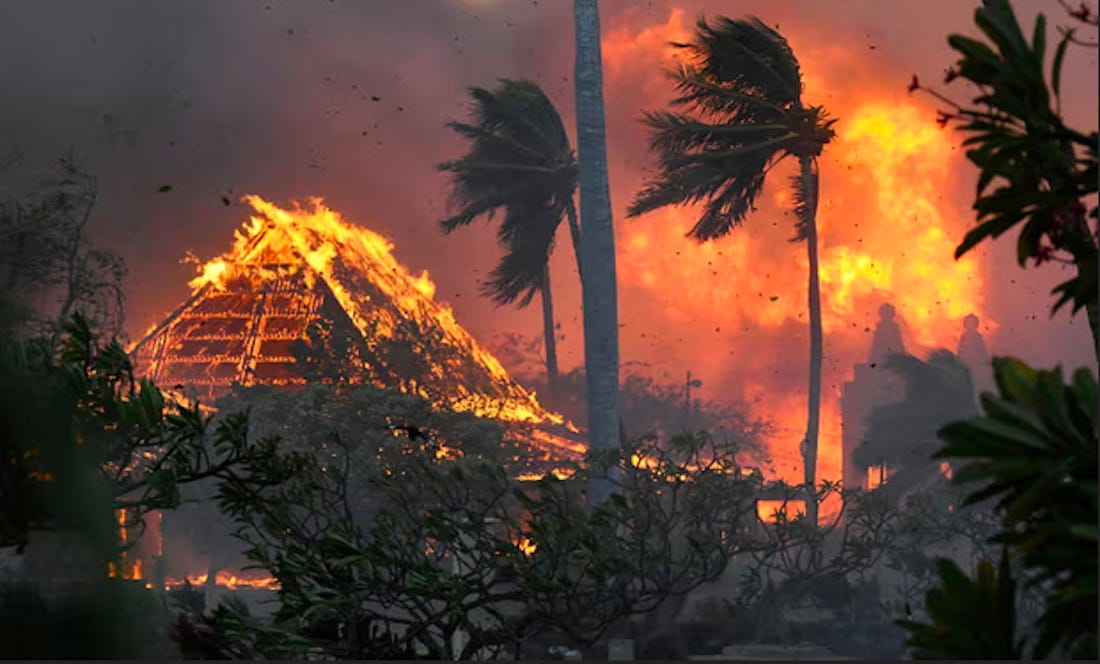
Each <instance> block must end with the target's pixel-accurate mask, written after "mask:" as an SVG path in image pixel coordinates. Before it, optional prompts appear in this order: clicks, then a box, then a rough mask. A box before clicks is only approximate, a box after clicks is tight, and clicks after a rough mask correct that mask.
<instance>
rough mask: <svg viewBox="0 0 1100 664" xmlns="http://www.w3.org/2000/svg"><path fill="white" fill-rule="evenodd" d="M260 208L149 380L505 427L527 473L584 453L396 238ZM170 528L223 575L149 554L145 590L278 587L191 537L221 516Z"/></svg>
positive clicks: (146, 362) (213, 265)
mask: <svg viewBox="0 0 1100 664" xmlns="http://www.w3.org/2000/svg"><path fill="white" fill-rule="evenodd" d="M247 201H248V203H250V204H251V205H252V207H253V209H254V210H255V212H256V214H255V215H254V216H252V218H251V219H250V221H249V222H248V223H247V224H245V225H244V227H243V228H242V229H241V230H240V231H238V232H237V234H236V237H235V241H234V243H233V246H232V248H231V249H230V250H229V251H228V252H226V253H224V254H222V255H221V256H219V257H217V258H215V259H213V260H211V261H209V262H207V263H205V264H202V265H200V268H199V274H198V276H197V277H196V278H195V279H194V280H192V281H191V282H190V286H191V288H192V292H191V295H190V297H188V298H187V300H186V301H185V302H183V304H182V305H180V306H179V307H178V308H177V309H176V310H175V311H174V312H172V313H171V314H170V315H169V316H167V317H166V318H165V319H164V320H163V321H162V322H161V323H160V324H158V325H156V326H154V327H153V328H152V329H150V330H149V332H148V333H147V334H146V335H145V336H144V337H143V338H142V339H141V340H140V341H138V342H137V343H136V344H135V345H134V346H133V347H132V348H131V355H132V357H133V359H134V362H135V367H136V370H137V372H138V373H139V374H140V375H142V376H144V377H147V378H150V379H152V380H153V381H154V382H156V383H157V384H158V385H161V386H163V387H166V388H168V389H172V390H174V391H176V392H182V393H183V395H184V396H185V397H187V398H189V399H197V400H199V401H200V402H204V403H210V402H214V401H216V400H217V399H218V398H220V397H223V396H226V395H228V394H230V393H231V392H232V391H233V388H234V386H237V385H241V386H248V385H257V384H260V385H272V386H279V387H283V388H286V389H295V388H297V387H298V386H302V385H305V384H306V383H308V382H311V381H319V382H338V383H348V384H355V383H370V384H374V385H376V386H379V387H385V388H391V389H399V390H401V391H404V392H408V393H415V394H418V395H420V396H422V397H424V398H426V399H427V400H428V401H429V402H431V403H432V404H433V405H435V406H436V407H439V408H447V409H450V410H454V411H463V412H471V413H473V414H475V415H478V416H481V417H486V418H490V419H493V420H496V421H498V422H501V423H502V424H504V425H505V426H506V427H507V428H508V430H509V431H510V432H511V433H512V434H513V436H514V437H515V438H517V439H518V440H520V441H523V442H525V443H527V444H528V449H529V450H530V454H529V455H528V457H527V458H526V459H524V461H523V463H524V464H526V466H527V469H528V471H535V472H534V473H533V474H535V475H539V474H541V473H543V472H547V470H548V469H552V468H554V467H555V466H558V465H561V463H562V461H565V460H568V459H572V458H576V457H577V456H578V455H579V454H580V453H583V451H584V450H585V446H584V445H583V443H582V442H581V441H580V440H579V439H578V437H577V436H576V434H577V433H578V432H577V429H576V428H575V427H573V426H572V425H571V424H570V423H569V422H567V421H565V419H564V418H563V417H562V416H560V415H558V414H556V413H552V412H550V411H548V410H546V409H545V408H543V407H542V406H541V405H540V404H539V402H538V400H537V398H536V396H535V394H533V393H532V392H529V391H527V390H526V389H524V388H523V387H522V386H521V385H519V384H518V383H517V382H516V381H515V380H513V379H512V378H511V377H510V376H509V374H508V372H507V371H506V370H505V369H504V367H503V366H502V365H501V364H500V362H499V361H498V360H497V359H496V358H495V357H494V356H493V355H491V354H490V353H489V352H488V351H486V350H485V349H484V348H483V347H482V346H481V345H480V344H479V343H478V342H477V341H476V340H475V339H474V338H473V337H472V336H471V335H470V334H469V333H468V332H467V331H466V330H465V329H463V328H462V326H460V325H459V324H458V322H457V321H456V320H455V316H454V312H453V311H452V310H451V309H450V307H448V306H447V305H445V304H442V303H439V302H436V301H435V299H434V294H435V285H434V284H433V283H432V281H431V279H430V278H429V276H428V274H427V272H424V273H422V274H420V275H419V276H415V275H413V274H411V273H410V272H409V271H408V269H406V268H405V267H404V266H403V265H401V264H399V263H398V262H397V260H396V259H395V258H394V256H393V255H392V253H391V251H392V245H391V244H390V243H389V242H388V241H387V240H386V239H385V238H383V237H382V236H380V235H378V234H376V233H373V232H372V231H370V230H367V229H365V228H362V227H357V226H354V225H351V224H349V223H347V222H346V221H344V220H343V219H342V218H341V217H340V216H339V215H338V214H337V213H336V212H334V211H332V210H330V209H328V208H327V207H325V205H324V204H323V203H322V202H321V201H320V200H313V201H311V207H310V209H303V208H301V207H295V208H294V209H289V210H287V209H281V208H279V207H277V206H276V205H274V204H272V203H269V202H267V201H265V200H263V199H261V198H259V197H256V196H249V197H247ZM525 474H532V473H531V472H528V473H525ZM188 515H190V516H188ZM166 517H167V518H166V519H165V521H166V524H165V525H166V526H167V528H166V529H165V530H164V531H163V533H162V532H161V531H160V529H159V528H155V529H154V530H155V531H156V532H153V533H151V537H152V538H153V539H155V540H157V541H158V542H159V541H160V538H161V535H162V534H163V535H164V536H165V537H174V538H175V539H176V540H177V543H178V544H181V545H182V544H184V543H186V544H187V546H186V547H185V548H188V549H194V553H196V555H197V556H198V558H208V559H209V564H208V565H205V567H206V569H205V570H196V569H190V568H189V569H179V570H177V569H170V570H166V569H164V567H165V564H164V559H162V558H161V556H160V554H159V552H158V553H157V555H154V556H152V557H150V556H141V555H140V554H135V556H134V558H143V560H141V561H137V560H134V561H130V562H131V564H132V565H140V567H134V571H133V572H132V576H133V578H147V576H148V575H144V574H143V573H142V570H144V569H145V568H148V569H149V570H150V571H153V570H155V571H154V572H153V574H152V576H153V577H154V578H155V579H156V580H155V583H156V584H157V585H158V586H159V585H160V584H161V579H162V578H165V575H166V574H167V579H166V583H165V585H167V586H171V585H173V584H179V583H182V582H183V581H182V578H187V579H188V580H189V581H190V582H192V583H196V584H205V585H207V587H208V588H212V587H213V586H214V583H213V582H214V581H215V579H216V580H217V581H216V583H217V584H218V585H220V586H224V587H226V588H232V587H234V586H238V585H240V586H242V587H246V586H247V587H268V586H270V583H271V582H272V580H271V579H255V578H251V577H249V578H246V579H243V580H242V579H240V578H236V577H235V576H234V573H232V572H229V571H226V570H225V569H224V568H225V567H226V566H230V567H232V566H233V565H234V562H232V561H233V560H236V559H237V558H239V556H237V555H236V554H234V552H229V551H226V552H223V551H220V550H219V547H218V546H216V545H215V544H214V542H213V540H212V539H211V538H212V537H213V535H211V533H210V532H206V531H202V532H199V531H195V530H194V529H193V528H189V526H188V524H189V523H191V524H192V525H193V523H194V522H200V523H205V522H206V521H208V520H209V516H208V517H206V518H204V517H202V516H201V515H199V516H198V517H196V515H195V514H192V513H190V512H188V511H187V510H182V511H180V512H179V513H178V514H169V515H166ZM201 530H202V529H201V528H200V531H201ZM180 538H182V540H181V539H180ZM207 540H210V541H207ZM165 548H166V549H168V548H172V549H175V548H178V547H171V546H165ZM192 557H195V556H192ZM197 562H198V560H197V558H196V560H193V561H191V563H192V565H190V567H193V566H194V564H195V563H197ZM167 566H169V567H175V566H178V565H177V564H176V563H174V562H170V563H168V564H167ZM184 566H185V567H187V566H188V565H186V564H184ZM127 571H129V570H127ZM237 576H243V575H240V574H238V575H237ZM175 577H180V578H175ZM128 578H130V576H128Z"/></svg>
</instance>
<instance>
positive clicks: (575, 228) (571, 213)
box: [565, 201, 584, 286]
mask: <svg viewBox="0 0 1100 664" xmlns="http://www.w3.org/2000/svg"><path fill="white" fill-rule="evenodd" d="M565 216H566V219H568V220H569V236H570V237H572V238H573V257H574V258H575V259H576V260H577V274H578V275H580V278H581V285H582V286H583V285H584V268H583V267H582V266H581V226H580V223H579V222H578V221H577V208H575V207H574V206H573V201H569V202H568V203H567V204H566V206H565Z"/></svg>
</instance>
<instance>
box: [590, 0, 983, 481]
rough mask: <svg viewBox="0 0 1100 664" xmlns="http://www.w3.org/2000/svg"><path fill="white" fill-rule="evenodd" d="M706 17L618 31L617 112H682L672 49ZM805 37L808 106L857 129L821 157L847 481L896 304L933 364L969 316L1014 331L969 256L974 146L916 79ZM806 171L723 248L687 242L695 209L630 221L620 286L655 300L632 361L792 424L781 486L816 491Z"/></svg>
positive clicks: (836, 454)
mask: <svg viewBox="0 0 1100 664" xmlns="http://www.w3.org/2000/svg"><path fill="white" fill-rule="evenodd" d="M690 19H691V17H689V16H685V13H684V12H683V11H682V10H680V9H673V10H671V11H670V13H669V15H668V19H667V21H659V22H655V24H652V25H647V26H633V27H632V28H631V29H625V28H618V29H616V28H612V29H611V30H609V31H608V33H607V35H606V37H605V40H604V57H605V63H606V70H605V71H606V76H607V78H606V85H607V87H608V90H609V92H608V98H609V99H612V98H615V97H616V96H617V97H618V98H619V99H621V100H622V101H621V102H612V103H623V104H627V103H629V104H630V105H632V106H636V107H637V108H638V109H665V108H668V107H669V101H670V100H671V99H672V98H673V96H674V91H673V90H672V86H671V84H670V83H669V82H668V81H667V80H665V79H664V75H663V71H664V68H666V67H667V66H669V65H670V64H672V61H671V58H672V57H673V56H674V52H673V50H670V49H668V48H662V46H663V45H665V44H667V43H668V42H671V41H684V40H686V39H689V38H690V35H691V27H692V25H691V22H690ZM792 27H793V24H788V23H786V22H784V23H783V32H784V34H785V35H786V36H787V37H788V38H789V39H790V41H791V45H792V47H793V49H794V51H795V54H796V55H797V56H799V58H800V61H801V65H802V70H803V73H804V82H805V93H804V95H803V97H804V99H805V100H806V101H807V103H810V104H814V103H824V104H825V105H826V107H827V108H828V109H829V111H830V113H831V114H832V115H833V116H834V117H837V118H839V122H838V124H837V127H836V129H837V133H838V135H837V138H836V140H835V141H834V142H833V143H832V144H831V145H830V146H828V147H827V148H826V152H825V154H824V155H823V157H822V160H821V204H820V206H819V209H818V216H817V223H818V229H819V236H820V262H821V266H820V273H819V274H820V280H821V293H822V297H821V300H822V313H823V328H824V334H825V339H824V341H825V344H824V367H823V389H824V391H823V400H822V405H821V434H820V439H819V455H818V478H819V479H839V477H840V469H841V458H840V457H841V451H840V449H841V445H840V440H841V421H840V408H839V393H840V384H841V383H842V382H843V381H844V380H847V379H848V378H850V376H851V371H852V370H851V367H852V365H853V364H854V363H856V362H863V361H866V357H867V352H868V349H869V348H870V340H871V332H873V330H874V327H875V323H876V320H877V315H876V313H875V312H877V310H878V307H879V305H880V304H882V303H883V302H890V303H892V304H893V305H894V306H895V307H896V308H897V310H898V314H899V317H901V318H902V319H903V335H904V336H905V342H906V344H907V351H908V352H910V353H915V354H920V353H922V352H924V351H927V350H929V349H931V348H935V347H946V348H948V349H950V350H954V348H955V346H956V344H957V342H958V338H959V334H960V332H961V330H962V319H963V318H964V317H965V316H966V315H967V314H970V313H974V314H977V315H979V316H980V318H981V319H982V323H983V327H984V329H983V332H984V333H986V334H987V335H988V334H989V333H990V332H991V331H993V330H995V329H996V324H995V323H994V322H993V321H991V320H990V319H989V316H988V315H985V313H984V277H983V272H982V270H981V266H980V264H979V262H978V260H979V259H978V258H977V257H976V256H971V255H968V256H967V257H965V258H964V259H962V260H959V261H955V260H954V250H955V246H956V244H957V243H958V242H959V241H960V240H961V238H962V237H963V236H964V234H965V233H966V231H967V230H968V227H969V226H970V223H971V219H972V213H971V212H970V211H969V209H967V206H965V205H962V204H956V203H955V202H954V199H955V198H958V196H957V195H956V187H957V182H958V180H960V179H961V176H962V174H963V170H962V169H963V168H964V165H963V160H962V159H961V151H960V150H958V149H957V148H958V146H957V139H956V137H955V136H954V135H952V134H951V132H949V131H945V130H942V129H940V128H939V127H938V126H937V125H936V123H935V121H934V118H935V109H934V108H933V107H930V106H927V105H923V104H921V103H918V101H917V100H914V99H912V98H910V97H908V96H906V94H905V87H904V83H905V81H906V80H907V78H906V75H905V73H904V72H901V73H898V74H897V80H891V79H890V78H889V77H888V76H887V77H883V76H882V75H881V72H878V73H875V72H870V71H868V68H869V67H870V66H871V65H867V64H865V63H864V62H863V61H862V60H861V59H860V58H859V57H858V56H856V55H855V54H854V51H853V49H846V48H844V47H841V46H837V45H835V44H828V43H825V40H823V39H822V38H821V37H818V36H816V35H814V34H812V33H799V32H797V28H794V29H793V30H792V29H791V28H792ZM890 85H892V86H895V87H887V86H890ZM635 115H637V112H635ZM622 131H623V132H624V136H623V137H622V138H619V139H617V140H619V141H621V142H622V145H621V146H620V147H621V148H622V149H621V150H618V151H619V152H630V154H631V156H632V157H634V158H638V159H643V160H646V161H645V163H646V164H647V165H648V164H652V161H651V158H650V157H649V156H648V155H647V154H645V153H643V152H642V151H641V150H640V149H639V148H638V147H636V146H638V145H644V142H645V136H644V134H643V133H641V132H642V129H641V128H640V127H636V128H633V129H631V132H632V133H631V134H630V138H629V142H627V138H626V137H625V132H626V130H622ZM609 140H616V139H615V138H614V137H612V138H611V139H609ZM609 151H611V152H612V153H614V152H616V151H617V150H616V148H615V145H612V146H609ZM790 172H792V171H791V170H790V169H788V170H786V171H785V170H784V168H783V167H780V168H777V169H775V170H774V171H773V173H772V174H771V175H769V178H768V181H767V184H766V186H765V189H764V191H763V193H762V195H761V197H760V199H759V200H758V201H757V204H758V207H759V209H758V210H757V211H755V212H754V213H752V214H751V215H750V216H749V218H747V219H746V220H745V223H744V224H743V226H742V227H740V228H736V229H734V230H733V231H732V233H731V234H730V235H729V236H727V237H725V238H722V239H720V240H717V241H712V242H708V243H706V244H702V245H699V244H696V243H695V242H694V241H692V240H689V239H687V238H686V237H685V234H686V232H687V231H688V230H689V229H690V228H691V226H692V225H693V223H694V221H695V219H696V218H697V212H696V211H695V210H694V209H691V208H670V209H665V210H662V211H658V212H654V213H652V214H649V215H646V216H645V217H643V218H641V219H637V220H629V221H624V222H622V223H620V224H619V225H618V230H617V232H618V238H617V239H618V242H619V250H618V252H619V253H618V260H619V265H620V266H621V267H620V269H619V271H618V273H619V275H620V276H619V279H620V288H621V290H622V291H623V293H624V295H623V297H624V299H627V298H629V300H630V301H631V302H632V303H634V302H636V303H639V304H638V306H626V307H623V318H624V322H625V326H624V334H623V340H622V348H623V351H622V352H623V356H624V358H631V359H642V358H651V357H657V358H660V357H669V356H670V355H676V356H677V362H680V363H691V364H689V365H688V368H690V369H691V370H692V373H693V374H696V375H699V376H700V377H702V378H703V382H704V384H705V385H707V386H708V387H707V389H708V391H709V390H713V391H710V392H709V394H710V395H713V396H712V397H711V398H715V399H719V400H723V399H733V400H738V401H741V402H744V403H747V404H748V405H749V407H750V408H751V409H752V412H753V414H754V415H756V416H759V417H763V418H765V419H769V420H771V421H773V422H774V423H775V424H776V425H777V427H776V431H777V434H776V436H775V437H774V438H773V439H771V440H770V441H768V449H769V451H770V453H771V456H772V458H773V461H774V463H775V467H774V471H775V472H774V476H775V477H776V478H777V479H785V480H788V481H800V480H801V473H802V470H801V459H800V457H799V453H798V447H799V441H800V439H801V438H802V435H803V432H804V431H805V427H806V408H805V399H806V397H805V394H806V371H807V370H808V363H809V357H808V352H809V351H808V349H809V342H808V329H807V320H808V319H807V317H808V314H807V295H806V290H807V280H808V260H807V257H806V249H805V245H804V244H803V243H794V244H792V243H789V242H788V241H787V240H788V239H789V238H790V237H791V235H792V234H793V213H792V212H791V200H790V185H789V180H788V175H789V174H790ZM628 175H630V178H633V179H632V180H631V179H628V177H627V176H622V181H621V182H620V184H619V185H618V186H615V185H614V183H613V186H615V188H614V190H613V199H614V200H615V201H616V203H617V204H618V205H620V206H623V207H625V205H626V203H627V202H628V201H629V200H630V199H631V197H632V196H633V195H634V193H635V192H636V191H637V190H638V186H639V182H640V179H638V177H637V175H636V174H630V173H629V172H628ZM612 177H615V174H614V172H613V173H612ZM619 216H620V217H621V216H622V215H621V213H620V214H619ZM976 253H977V252H975V254H976ZM654 307H657V308H659V309H660V311H654V310H653V308H654ZM633 330H639V331H642V333H641V334H632V331H633ZM672 341H678V342H680V343H681V344H685V346H684V348H683V350H680V351H678V352H673V353H670V352H669V348H668V346H669V345H671V344H670V342H672ZM670 369H675V373H673V372H672V371H670V373H673V375H676V374H677V373H682V371H683V370H684V369H683V365H682V364H681V365H680V366H676V367H670Z"/></svg>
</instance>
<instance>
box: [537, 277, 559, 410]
mask: <svg viewBox="0 0 1100 664" xmlns="http://www.w3.org/2000/svg"><path fill="white" fill-rule="evenodd" d="M540 296H541V298H542V335H543V341H544V343H545V344H546V381H547V383H548V384H549V385H550V391H551V392H557V390H558V342H557V338H556V331H555V330H554V300H553V298H552V297H551V294H550V264H549V263H547V264H546V267H545V269H544V270H543V273H542V290H541V292H540Z"/></svg>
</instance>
